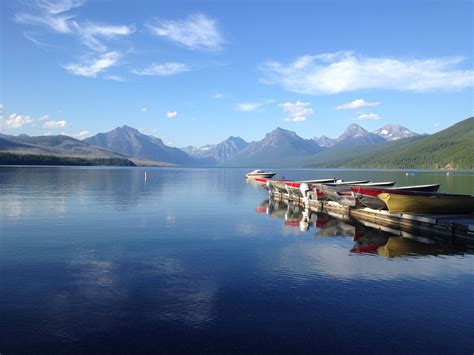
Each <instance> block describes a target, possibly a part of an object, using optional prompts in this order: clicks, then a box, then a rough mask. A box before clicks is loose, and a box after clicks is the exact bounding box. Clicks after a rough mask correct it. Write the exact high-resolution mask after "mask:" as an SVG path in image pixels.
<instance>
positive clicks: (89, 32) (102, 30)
mask: <svg viewBox="0 0 474 355" xmlns="http://www.w3.org/2000/svg"><path fill="white" fill-rule="evenodd" d="M72 24H73V26H74V29H75V31H76V33H77V34H78V36H79V37H80V39H81V42H82V43H83V44H84V45H85V46H87V47H89V48H90V49H92V50H93V51H96V52H105V51H107V46H106V45H105V44H104V43H103V41H101V40H99V39H98V38H104V39H113V38H116V37H125V36H129V35H131V34H132V33H134V32H135V31H136V29H135V26H127V25H118V26H117V25H102V24H97V23H92V22H87V23H85V24H79V23H77V22H76V21H73V22H72Z"/></svg>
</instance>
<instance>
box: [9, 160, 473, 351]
mask: <svg viewBox="0 0 474 355" xmlns="http://www.w3.org/2000/svg"><path fill="white" fill-rule="evenodd" d="M247 170H249V169H150V168H147V169H146V171H147V172H148V179H147V181H146V182H145V180H144V171H145V169H141V168H49V167H42V168H35V167H28V168H15V167H3V168H0V204H1V208H0V314H1V317H0V353H1V354H15V353H19V352H36V353H55V352H83V353H93V352H106V353H124V352H143V351H149V352H219V353H223V352H226V353H237V352H251V353H262V352H267V353H268V352H272V353H314V352H332V353H335V352H343V353H348V352H364V353H407V352H411V353H414V352H416V353H420V352H424V353H450V354H452V353H461V354H462V353H464V354H472V353H473V351H474V337H473V334H474V263H473V262H474V256H473V250H472V249H469V248H467V247H465V246H462V245H457V244H453V243H452V242H451V243H446V244H445V243H440V242H437V243H434V242H433V241H432V240H429V239H427V238H420V239H419V240H413V239H407V238H402V237H394V236H393V235H392V234H389V233H385V232H380V231H376V230H375V229H371V228H369V227H366V226H362V225H358V224H353V223H350V222H344V221H339V220H337V219H335V218H332V217H330V216H327V215H316V214H314V215H313V216H312V217H311V220H312V222H313V223H312V224H311V226H310V227H309V229H308V230H306V231H301V229H304V228H300V224H299V220H300V218H301V211H300V210H299V209H298V207H297V206H291V205H290V206H288V205H287V204H284V203H274V202H273V201H268V195H267V192H266V191H265V190H264V189H262V188H259V187H256V186H254V185H252V184H250V183H248V182H246V181H245V179H244V174H245V172H246V171H247ZM278 172H279V174H280V176H281V175H284V176H285V177H287V178H295V179H303V178H304V179H311V178H323V177H333V176H337V177H340V178H344V179H360V178H369V179H372V180H374V181H376V180H379V181H380V180H383V181H386V180H396V181H397V182H398V183H399V185H407V184H415V183H432V182H440V183H441V184H442V190H443V191H449V192H460V193H470V194H474V173H473V172H454V173H451V175H450V176H446V173H441V172H422V173H417V174H415V175H409V176H406V174H405V172H400V171H357V170H352V171H351V170H278ZM415 239H416V238H415Z"/></svg>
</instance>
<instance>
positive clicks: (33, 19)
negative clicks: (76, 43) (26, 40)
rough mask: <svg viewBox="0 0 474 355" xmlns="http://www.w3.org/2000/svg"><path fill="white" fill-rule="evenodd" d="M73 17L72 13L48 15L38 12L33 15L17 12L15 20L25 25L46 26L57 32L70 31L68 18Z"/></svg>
mask: <svg viewBox="0 0 474 355" xmlns="http://www.w3.org/2000/svg"><path fill="white" fill-rule="evenodd" d="M72 18H74V16H73V15H67V16H66V15H48V14H40V15H33V14H29V13H19V14H17V15H16V16H15V20H16V21H17V22H19V23H22V24H26V25H40V26H45V27H48V28H49V29H50V30H53V31H54V32H59V33H70V32H72V30H71V24H70V20H71V19H72Z"/></svg>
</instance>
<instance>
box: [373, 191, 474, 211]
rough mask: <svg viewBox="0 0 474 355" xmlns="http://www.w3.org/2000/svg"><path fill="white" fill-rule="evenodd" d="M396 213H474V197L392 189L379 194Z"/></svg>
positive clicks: (390, 209) (389, 208)
mask: <svg viewBox="0 0 474 355" xmlns="http://www.w3.org/2000/svg"><path fill="white" fill-rule="evenodd" d="M377 196H378V198H379V199H381V200H382V201H383V202H385V204H386V205H387V207H388V210H389V211H390V212H394V213H407V212H408V213H419V214H465V213H474V197H473V196H470V195H458V194H444V193H437V192H421V191H405V190H398V191H397V190H392V191H385V192H382V193H380V194H379V195H377Z"/></svg>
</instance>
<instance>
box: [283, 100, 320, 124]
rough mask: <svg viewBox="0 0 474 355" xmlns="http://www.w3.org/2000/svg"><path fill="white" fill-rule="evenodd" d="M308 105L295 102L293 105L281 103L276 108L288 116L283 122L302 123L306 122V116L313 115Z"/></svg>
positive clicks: (308, 103)
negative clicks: (279, 108)
mask: <svg viewBox="0 0 474 355" xmlns="http://www.w3.org/2000/svg"><path fill="white" fill-rule="evenodd" d="M309 105H311V103H310V102H300V101H296V102H295V103H291V102H285V103H281V104H279V105H278V107H281V108H282V110H283V111H284V112H285V113H286V114H287V115H288V117H286V118H285V121H293V122H302V121H306V118H307V117H308V116H311V115H312V114H314V111H313V109H312V108H311V107H309Z"/></svg>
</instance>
